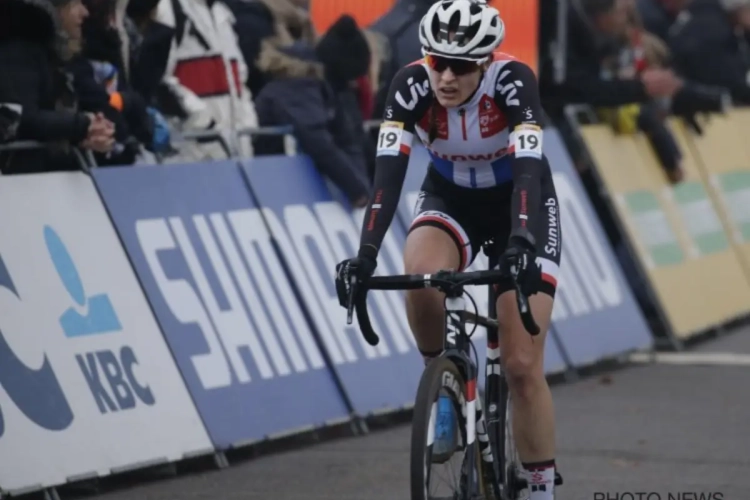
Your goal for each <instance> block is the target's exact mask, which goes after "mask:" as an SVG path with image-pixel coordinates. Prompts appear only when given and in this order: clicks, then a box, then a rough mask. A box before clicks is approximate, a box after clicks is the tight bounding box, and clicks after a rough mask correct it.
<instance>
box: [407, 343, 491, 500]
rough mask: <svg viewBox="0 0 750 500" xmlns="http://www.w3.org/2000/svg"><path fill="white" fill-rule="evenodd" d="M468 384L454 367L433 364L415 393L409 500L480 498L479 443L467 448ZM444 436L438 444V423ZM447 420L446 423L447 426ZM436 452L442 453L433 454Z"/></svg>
mask: <svg viewBox="0 0 750 500" xmlns="http://www.w3.org/2000/svg"><path fill="white" fill-rule="evenodd" d="M466 414H467V405H466V383H465V381H464V378H463V376H462V375H461V373H460V372H459V370H458V368H457V367H456V365H455V364H454V363H453V362H452V361H450V360H449V359H447V358H436V359H434V360H432V361H431V362H430V364H429V365H427V368H425V371H424V372H423V373H422V379H421V380H420V383H419V388H418V390H417V398H416V401H415V403H414V417H413V419H412V432H411V500H438V499H446V500H448V499H450V500H453V499H460V500H475V499H481V498H484V495H483V491H482V489H483V488H484V479H483V477H482V468H481V457H480V454H479V451H478V447H477V442H476V440H473V442H472V445H469V446H467V444H466V443H467V436H466ZM439 419H440V420H441V421H440V426H442V429H441V430H442V431H444V430H445V429H446V428H447V427H450V428H451V429H452V433H450V439H446V438H445V436H446V434H445V433H444V432H440V433H438V434H441V435H442V438H443V439H441V440H440V442H439V443H436V437H440V436H436V426H438V420H439ZM449 420H450V422H448V421H449ZM437 448H440V449H437Z"/></svg>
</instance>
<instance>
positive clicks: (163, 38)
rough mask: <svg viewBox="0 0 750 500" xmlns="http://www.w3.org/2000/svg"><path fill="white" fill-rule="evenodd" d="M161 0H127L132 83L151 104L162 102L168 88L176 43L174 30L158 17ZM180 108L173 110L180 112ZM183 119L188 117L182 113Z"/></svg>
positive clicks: (126, 23) (125, 21)
mask: <svg viewBox="0 0 750 500" xmlns="http://www.w3.org/2000/svg"><path fill="white" fill-rule="evenodd" d="M158 5H159V0H128V5H127V9H126V13H127V17H126V18H125V20H124V23H123V24H124V26H125V29H126V31H127V38H128V42H129V59H130V82H131V85H132V87H133V89H135V91H136V92H138V93H139V94H140V95H141V96H142V97H143V100H144V101H146V104H147V105H149V106H156V105H159V106H160V107H161V106H164V107H166V108H170V106H169V104H166V103H163V102H160V99H159V98H160V95H161V92H162V91H164V90H165V86H164V83H163V82H164V80H165V78H166V76H167V75H166V72H167V63H168V62H169V54H170V52H171V50H172V44H173V42H174V35H175V30H174V28H171V27H169V26H167V25H165V24H162V23H160V22H158V21H157V20H156V13H157V7H158ZM179 113H180V110H177V111H174V114H179ZM180 117H181V118H183V119H184V118H186V116H184V115H180Z"/></svg>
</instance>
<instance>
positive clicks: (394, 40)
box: [370, 0, 435, 116]
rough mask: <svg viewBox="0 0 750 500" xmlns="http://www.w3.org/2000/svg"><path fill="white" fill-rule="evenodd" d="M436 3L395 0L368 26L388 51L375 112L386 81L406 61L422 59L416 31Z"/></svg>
mask: <svg viewBox="0 0 750 500" xmlns="http://www.w3.org/2000/svg"><path fill="white" fill-rule="evenodd" d="M434 3H435V1H434V0H396V1H395V2H394V4H393V7H392V8H391V10H389V11H388V12H386V13H385V14H384V15H383V16H382V17H380V18H379V19H378V20H377V21H375V22H374V23H373V24H372V26H370V29H371V30H372V31H375V32H377V33H380V34H381V35H383V36H384V37H385V39H386V40H388V51H387V56H386V58H385V61H384V62H385V64H384V67H383V75H382V82H386V83H385V84H381V85H380V91H379V92H378V95H377V96H376V99H375V109H374V113H375V115H376V116H383V111H384V108H385V98H386V96H387V93H388V84H389V83H390V81H391V80H392V79H393V76H394V75H395V74H396V73H397V72H398V70H400V69H401V68H403V67H404V66H406V65H407V64H409V63H411V62H413V61H416V60H418V59H421V58H422V46H421V45H420V43H419V37H418V36H417V32H418V30H419V22H420V21H421V19H422V16H424V15H425V14H426V13H427V11H428V10H429V9H430V7H432V5H433V4H434Z"/></svg>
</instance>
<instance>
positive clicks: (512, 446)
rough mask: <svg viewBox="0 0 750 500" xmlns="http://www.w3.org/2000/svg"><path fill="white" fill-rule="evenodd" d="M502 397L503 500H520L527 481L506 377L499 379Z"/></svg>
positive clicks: (501, 464) (501, 465) (500, 397)
mask: <svg viewBox="0 0 750 500" xmlns="http://www.w3.org/2000/svg"><path fill="white" fill-rule="evenodd" d="M499 381H500V387H499V389H500V395H499V399H498V402H499V406H500V407H499V408H498V414H499V416H500V421H499V422H498V446H497V451H498V452H499V457H498V462H499V464H498V465H499V469H500V474H501V475H502V491H503V500H518V499H519V495H520V493H521V492H522V491H523V490H524V489H525V488H526V486H527V485H526V480H525V479H524V478H523V477H522V476H521V459H520V457H519V456H518V450H517V448H516V441H515V439H514V435H513V417H512V411H511V408H512V407H511V404H512V401H511V397H510V389H509V388H508V382H507V380H506V378H505V376H501V377H500V378H499Z"/></svg>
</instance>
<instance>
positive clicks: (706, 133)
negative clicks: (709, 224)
mask: <svg viewBox="0 0 750 500" xmlns="http://www.w3.org/2000/svg"><path fill="white" fill-rule="evenodd" d="M670 125H671V128H672V131H673V132H674V133H675V136H676V137H677V139H678V141H680V145H681V147H682V149H683V150H688V151H690V152H691V155H692V158H693V162H694V163H695V168H696V170H697V171H698V172H699V173H700V175H701V179H702V180H703V183H704V184H705V185H706V186H707V187H708V192H709V194H710V196H711V199H712V201H713V203H714V205H715V207H716V208H717V211H718V213H719V215H720V217H721V219H722V222H723V223H724V227H725V230H726V232H727V235H728V236H729V240H730V241H731V243H732V245H733V246H734V247H735V249H736V250H737V255H738V257H739V260H740V263H741V264H742V267H743V269H744V270H745V276H746V277H747V278H748V280H749V281H750V210H749V209H748V207H750V144H748V142H747V140H746V138H745V135H744V131H746V130H748V127H750V110H747V109H744V110H734V111H732V112H731V113H729V114H728V115H727V116H710V117H709V119H708V120H707V121H705V122H704V123H702V128H703V135H702V136H701V135H698V134H696V133H695V132H694V131H692V130H689V129H688V128H687V127H685V125H684V124H682V123H681V122H679V121H677V120H672V123H671V124H670Z"/></svg>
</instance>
